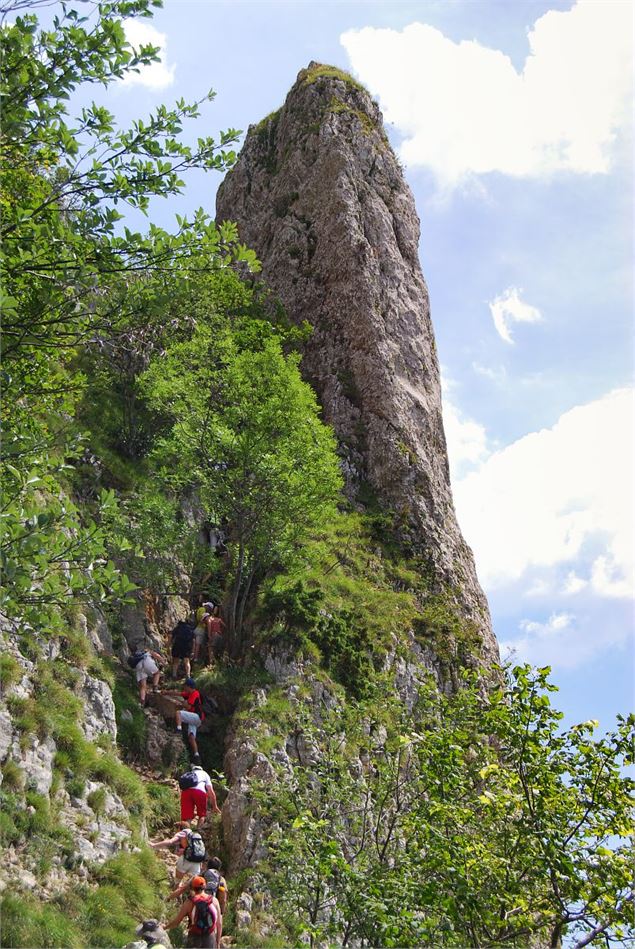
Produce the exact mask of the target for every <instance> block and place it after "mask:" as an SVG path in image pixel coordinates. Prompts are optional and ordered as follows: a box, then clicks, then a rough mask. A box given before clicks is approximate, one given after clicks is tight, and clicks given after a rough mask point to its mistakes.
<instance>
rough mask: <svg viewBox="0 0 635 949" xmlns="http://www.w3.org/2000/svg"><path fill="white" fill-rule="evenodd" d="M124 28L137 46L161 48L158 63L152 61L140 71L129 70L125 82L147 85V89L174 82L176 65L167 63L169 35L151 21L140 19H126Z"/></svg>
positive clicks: (159, 87) (130, 39)
mask: <svg viewBox="0 0 635 949" xmlns="http://www.w3.org/2000/svg"><path fill="white" fill-rule="evenodd" d="M123 25H124V30H125V31H126V39H127V40H128V42H129V43H130V44H131V45H132V46H133V47H134V48H135V49H137V50H138V49H139V47H141V46H148V45H150V46H158V47H159V49H160V52H159V56H160V60H159V61H158V62H156V63H150V64H149V65H147V66H140V67H139V72H138V73H136V72H129V73H127V75H126V76H125V77H124V79H123V83H124V84H125V85H128V86H145V87H146V88H147V89H167V87H168V86H171V85H172V83H173V82H174V74H175V71H176V65H175V64H172V65H171V66H168V64H167V37H166V35H165V33H159V31H158V30H157V29H155V27H153V26H150V24H149V23H142V22H141V21H140V20H134V19H131V20H124V24H123Z"/></svg>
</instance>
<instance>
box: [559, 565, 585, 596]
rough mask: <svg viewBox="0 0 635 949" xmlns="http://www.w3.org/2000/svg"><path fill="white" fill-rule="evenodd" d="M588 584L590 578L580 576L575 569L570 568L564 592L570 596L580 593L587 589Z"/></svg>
mask: <svg viewBox="0 0 635 949" xmlns="http://www.w3.org/2000/svg"><path fill="white" fill-rule="evenodd" d="M588 585H589V581H588V580H584V579H583V578H582V577H578V576H577V574H576V572H575V570H570V571H569V573H568V574H567V576H566V579H565V582H564V586H563V588H562V592H563V593H566V594H567V595H569V596H574V595H575V594H576V593H580V592H581V591H582V590H585V589H586V588H587V587H588Z"/></svg>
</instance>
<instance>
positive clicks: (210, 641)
mask: <svg viewBox="0 0 635 949" xmlns="http://www.w3.org/2000/svg"><path fill="white" fill-rule="evenodd" d="M204 623H205V628H206V630H207V662H208V665H209V664H211V662H212V659H213V658H214V657H215V656H218V654H219V653H220V648H219V645H220V641H221V639H222V636H223V632H224V630H225V621H224V620H223V619H221V615H220V609H219V608H218V606H215V607H214V608H213V610H212V612H211V614H209V615H208V616H207V617H206V618H205V620H204Z"/></svg>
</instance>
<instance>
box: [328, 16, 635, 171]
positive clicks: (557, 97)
mask: <svg viewBox="0 0 635 949" xmlns="http://www.w3.org/2000/svg"><path fill="white" fill-rule="evenodd" d="M340 41H341V43H342V44H343V46H344V47H345V49H346V52H347V53H348V56H349V59H350V61H351V64H352V68H353V69H354V71H355V72H356V73H357V75H358V76H359V77H360V78H361V80H362V81H363V82H364V83H365V84H366V85H367V86H368V87H369V88H370V90H371V92H372V93H373V94H375V95H377V96H378V97H379V100H380V104H381V106H382V108H383V110H384V113H385V116H386V120H387V121H389V122H392V123H394V124H395V125H396V126H397V128H398V129H399V131H400V132H401V133H402V134H403V136H404V141H403V144H402V147H401V157H402V158H403V160H404V161H406V162H408V163H410V164H412V165H419V166H425V167H428V168H431V169H432V170H433V171H434V172H435V174H436V175H437V178H438V179H439V181H440V182H441V183H442V184H444V185H445V186H446V187H450V186H452V185H456V184H457V183H459V182H460V181H461V180H463V179H465V178H466V177H468V176H471V175H480V174H485V173H488V172H494V171H498V172H502V173H503V174H506V175H513V176H532V177H533V176H542V175H549V174H552V173H553V172H557V171H570V172H577V173H606V172H607V171H608V170H609V169H610V165H611V155H612V150H613V145H614V141H615V138H616V134H617V133H618V132H619V130H620V129H621V128H624V127H626V125H627V123H628V122H629V121H630V111H631V102H632V69H633V66H632V6H631V4H630V3H625V2H616V0H605V2H603V3H598V2H597V0H579V2H578V3H576V4H575V5H574V6H573V7H572V9H570V10H567V11H555V10H550V11H549V12H548V13H546V14H544V16H541V17H540V18H539V19H538V20H537V21H536V22H535V24H534V26H533V29H532V30H531V31H530V32H529V34H528V42H529V55H528V56H527V58H526V60H525V63H524V67H523V69H522V71H521V72H518V71H517V70H516V68H515V67H514V65H513V63H512V61H511V59H510V58H509V57H508V56H507V55H505V53H503V52H501V51H500V50H497V49H491V48H488V47H485V46H482V45H481V44H480V43H478V42H476V41H475V40H463V41H462V42H460V43H455V42H454V41H452V40H450V39H448V38H447V37H445V36H444V35H443V34H442V33H441V32H440V31H439V30H437V29H435V28H434V27H432V26H428V25H426V24H424V23H418V22H417V23H411V24H410V25H409V26H407V27H405V28H404V29H403V30H402V31H401V32H399V31H397V30H392V29H376V28H374V27H364V28H363V29H361V30H349V31H348V32H346V33H344V34H342V36H341V37H340Z"/></svg>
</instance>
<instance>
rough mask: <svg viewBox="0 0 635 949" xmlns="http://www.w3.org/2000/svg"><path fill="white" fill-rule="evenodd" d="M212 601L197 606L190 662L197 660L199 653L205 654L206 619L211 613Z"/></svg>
mask: <svg viewBox="0 0 635 949" xmlns="http://www.w3.org/2000/svg"><path fill="white" fill-rule="evenodd" d="M213 609H214V603H213V602H212V601H211V600H208V601H207V602H206V603H203V605H202V606H199V607H198V609H197V611H196V629H195V630H194V653H193V655H192V662H198V661H199V657H200V656H201V654H203V655H205V653H206V650H207V627H206V621H207V619H208V617H210V616H211V615H212V611H213Z"/></svg>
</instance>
